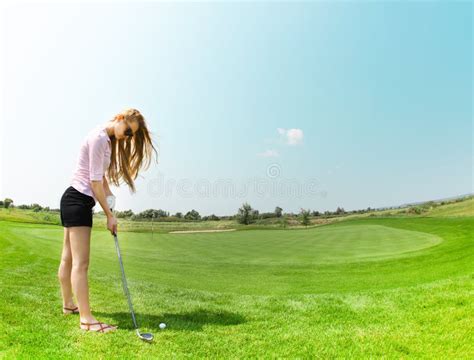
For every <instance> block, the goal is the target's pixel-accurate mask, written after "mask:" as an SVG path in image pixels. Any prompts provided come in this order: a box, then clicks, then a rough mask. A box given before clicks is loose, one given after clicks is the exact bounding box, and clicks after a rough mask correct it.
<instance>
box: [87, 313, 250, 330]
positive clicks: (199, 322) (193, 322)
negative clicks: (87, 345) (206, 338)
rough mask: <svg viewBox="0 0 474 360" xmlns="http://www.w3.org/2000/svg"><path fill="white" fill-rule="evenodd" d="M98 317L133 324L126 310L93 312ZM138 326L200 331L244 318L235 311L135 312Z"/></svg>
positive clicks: (121, 325)
mask: <svg viewBox="0 0 474 360" xmlns="http://www.w3.org/2000/svg"><path fill="white" fill-rule="evenodd" d="M94 315H97V317H98V318H101V317H108V318H111V319H113V324H114V325H118V327H119V328H121V329H131V330H133V329H134V328H135V327H134V326H133V322H132V316H131V314H130V313H128V312H113V313H110V312H100V311H96V312H94ZM135 317H136V319H137V322H138V326H139V327H140V328H143V329H149V330H156V331H160V330H161V329H160V327H159V325H160V323H165V324H166V328H167V329H169V330H178V331H180V330H181V331H202V329H203V326H204V325H207V324H214V325H223V326H226V325H238V324H242V323H244V322H246V320H245V318H244V317H243V316H242V315H240V314H236V313H231V312H228V311H208V310H195V311H191V312H186V313H180V314H174V313H164V314H162V315H159V316H158V315H152V314H142V313H136V314H135Z"/></svg>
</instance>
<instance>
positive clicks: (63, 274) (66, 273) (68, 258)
mask: <svg viewBox="0 0 474 360" xmlns="http://www.w3.org/2000/svg"><path fill="white" fill-rule="evenodd" d="M71 270H72V254H71V244H70V242H69V230H68V228H67V227H65V228H64V243H63V250H62V254H61V263H60V265H59V269H58V278H59V282H60V284H61V294H62V297H63V307H66V308H69V309H74V308H75V307H76V305H74V299H73V294H72V284H71ZM63 311H64V312H68V311H66V310H63Z"/></svg>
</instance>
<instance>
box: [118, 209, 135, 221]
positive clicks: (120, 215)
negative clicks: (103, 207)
mask: <svg viewBox="0 0 474 360" xmlns="http://www.w3.org/2000/svg"><path fill="white" fill-rule="evenodd" d="M115 216H116V217H117V218H122V219H123V218H131V217H133V216H134V213H133V211H132V210H131V209H129V210H125V211H115Z"/></svg>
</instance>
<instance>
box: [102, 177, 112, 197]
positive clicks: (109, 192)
mask: <svg viewBox="0 0 474 360" xmlns="http://www.w3.org/2000/svg"><path fill="white" fill-rule="evenodd" d="M102 181H103V182H104V191H105V196H106V197H107V196H109V195H113V194H112V191H110V188H109V183H108V181H107V178H106V177H105V175H104V177H103V178H102Z"/></svg>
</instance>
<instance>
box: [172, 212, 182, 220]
mask: <svg viewBox="0 0 474 360" xmlns="http://www.w3.org/2000/svg"><path fill="white" fill-rule="evenodd" d="M174 216H175V217H177V218H178V219H182V218H183V213H182V212H177V213H176V214H174Z"/></svg>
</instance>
